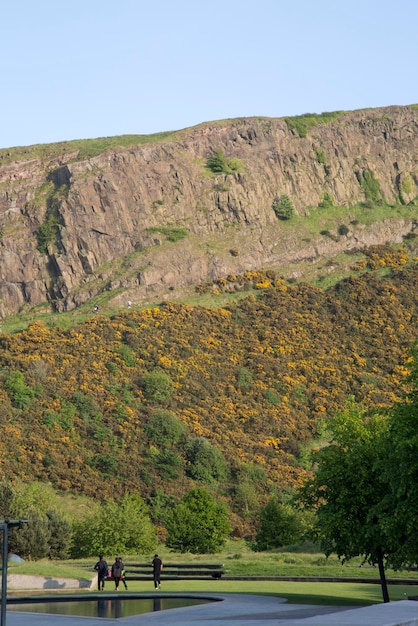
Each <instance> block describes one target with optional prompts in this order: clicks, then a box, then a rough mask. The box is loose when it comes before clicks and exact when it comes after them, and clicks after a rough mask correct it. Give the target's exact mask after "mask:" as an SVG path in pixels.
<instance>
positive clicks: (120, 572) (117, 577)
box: [94, 554, 128, 591]
mask: <svg viewBox="0 0 418 626" xmlns="http://www.w3.org/2000/svg"><path fill="white" fill-rule="evenodd" d="M94 569H95V570H96V571H97V579H98V581H97V587H98V589H99V591H103V590H104V586H105V580H106V578H113V580H114V582H115V590H116V591H119V583H120V581H122V583H123V585H124V587H125V589H126V591H127V590H128V585H127V584H126V579H125V566H124V564H123V561H122V558H121V557H120V556H117V557H116V559H115V562H114V563H113V565H112V567H111V568H110V570H109V566H108V564H107V562H106V561H105V559H104V558H103V555H102V554H101V555H100V556H99V560H98V561H97V563H96V565H95V566H94Z"/></svg>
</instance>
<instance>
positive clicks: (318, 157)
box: [315, 149, 327, 165]
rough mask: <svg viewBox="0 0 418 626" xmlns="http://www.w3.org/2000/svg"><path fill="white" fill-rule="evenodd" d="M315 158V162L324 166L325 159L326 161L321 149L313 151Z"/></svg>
mask: <svg viewBox="0 0 418 626" xmlns="http://www.w3.org/2000/svg"><path fill="white" fill-rule="evenodd" d="M315 156H316V160H317V162H318V163H321V165H325V164H326V162H327V159H326V156H325V151H324V150H322V149H318V150H315Z"/></svg>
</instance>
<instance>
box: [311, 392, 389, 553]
mask: <svg viewBox="0 0 418 626" xmlns="http://www.w3.org/2000/svg"><path fill="white" fill-rule="evenodd" d="M329 428H330V433H331V442H330V445H328V446H326V447H323V448H321V449H320V450H319V451H317V452H316V453H315V454H314V463H315V466H316V471H315V474H314V477H313V478H312V479H310V480H308V482H307V484H306V486H305V487H304V489H303V491H302V494H303V499H304V501H305V502H306V503H308V505H311V506H315V507H316V508H317V517H318V537H319V539H320V540H321V541H322V545H323V547H324V551H325V553H326V554H327V555H329V554H331V553H335V554H337V555H338V557H340V558H343V559H344V560H345V559H351V558H353V557H356V556H359V555H361V556H363V558H364V559H365V560H367V561H368V562H369V563H371V564H375V563H377V561H378V556H379V553H380V554H383V555H388V553H389V552H390V545H391V540H390V538H389V536H388V535H387V534H386V533H385V530H384V527H385V518H386V517H387V515H388V511H387V510H386V508H382V502H383V500H384V498H385V496H386V494H387V492H388V484H387V481H386V479H385V478H384V476H383V474H382V471H381V469H380V468H379V467H378V459H379V452H380V451H381V447H380V445H381V443H382V442H383V441H384V437H385V434H386V432H387V429H388V420H387V418H385V417H384V416H382V415H378V414H376V415H371V416H370V417H368V416H366V415H365V414H364V412H363V411H362V409H361V407H359V406H357V405H356V404H355V403H354V402H353V401H351V402H350V403H349V404H348V405H347V408H346V409H345V411H343V412H341V413H337V414H336V415H335V417H333V418H332V420H330V422H329Z"/></svg>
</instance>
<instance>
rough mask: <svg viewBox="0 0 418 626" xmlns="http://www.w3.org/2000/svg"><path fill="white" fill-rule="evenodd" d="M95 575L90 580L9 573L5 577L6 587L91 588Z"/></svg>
mask: <svg viewBox="0 0 418 626" xmlns="http://www.w3.org/2000/svg"><path fill="white" fill-rule="evenodd" d="M94 582H96V587H97V576H94V578H93V579H92V580H77V579H75V578H54V577H52V576H27V575H24V574H10V575H9V576H8V577H7V588H8V589H10V590H16V589H25V590H29V589H56V590H60V589H92V588H93V587H94Z"/></svg>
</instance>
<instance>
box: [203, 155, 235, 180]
mask: <svg viewBox="0 0 418 626" xmlns="http://www.w3.org/2000/svg"><path fill="white" fill-rule="evenodd" d="M206 167H207V169H208V170H210V171H211V172H212V173H213V174H225V175H226V176H227V175H228V174H233V173H234V172H241V171H243V169H244V166H243V164H242V161H240V160H239V159H237V158H235V157H232V158H231V159H227V158H226V157H225V155H224V154H223V152H222V150H215V151H214V152H213V154H211V155H210V156H209V157H208V158H207V159H206Z"/></svg>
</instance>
